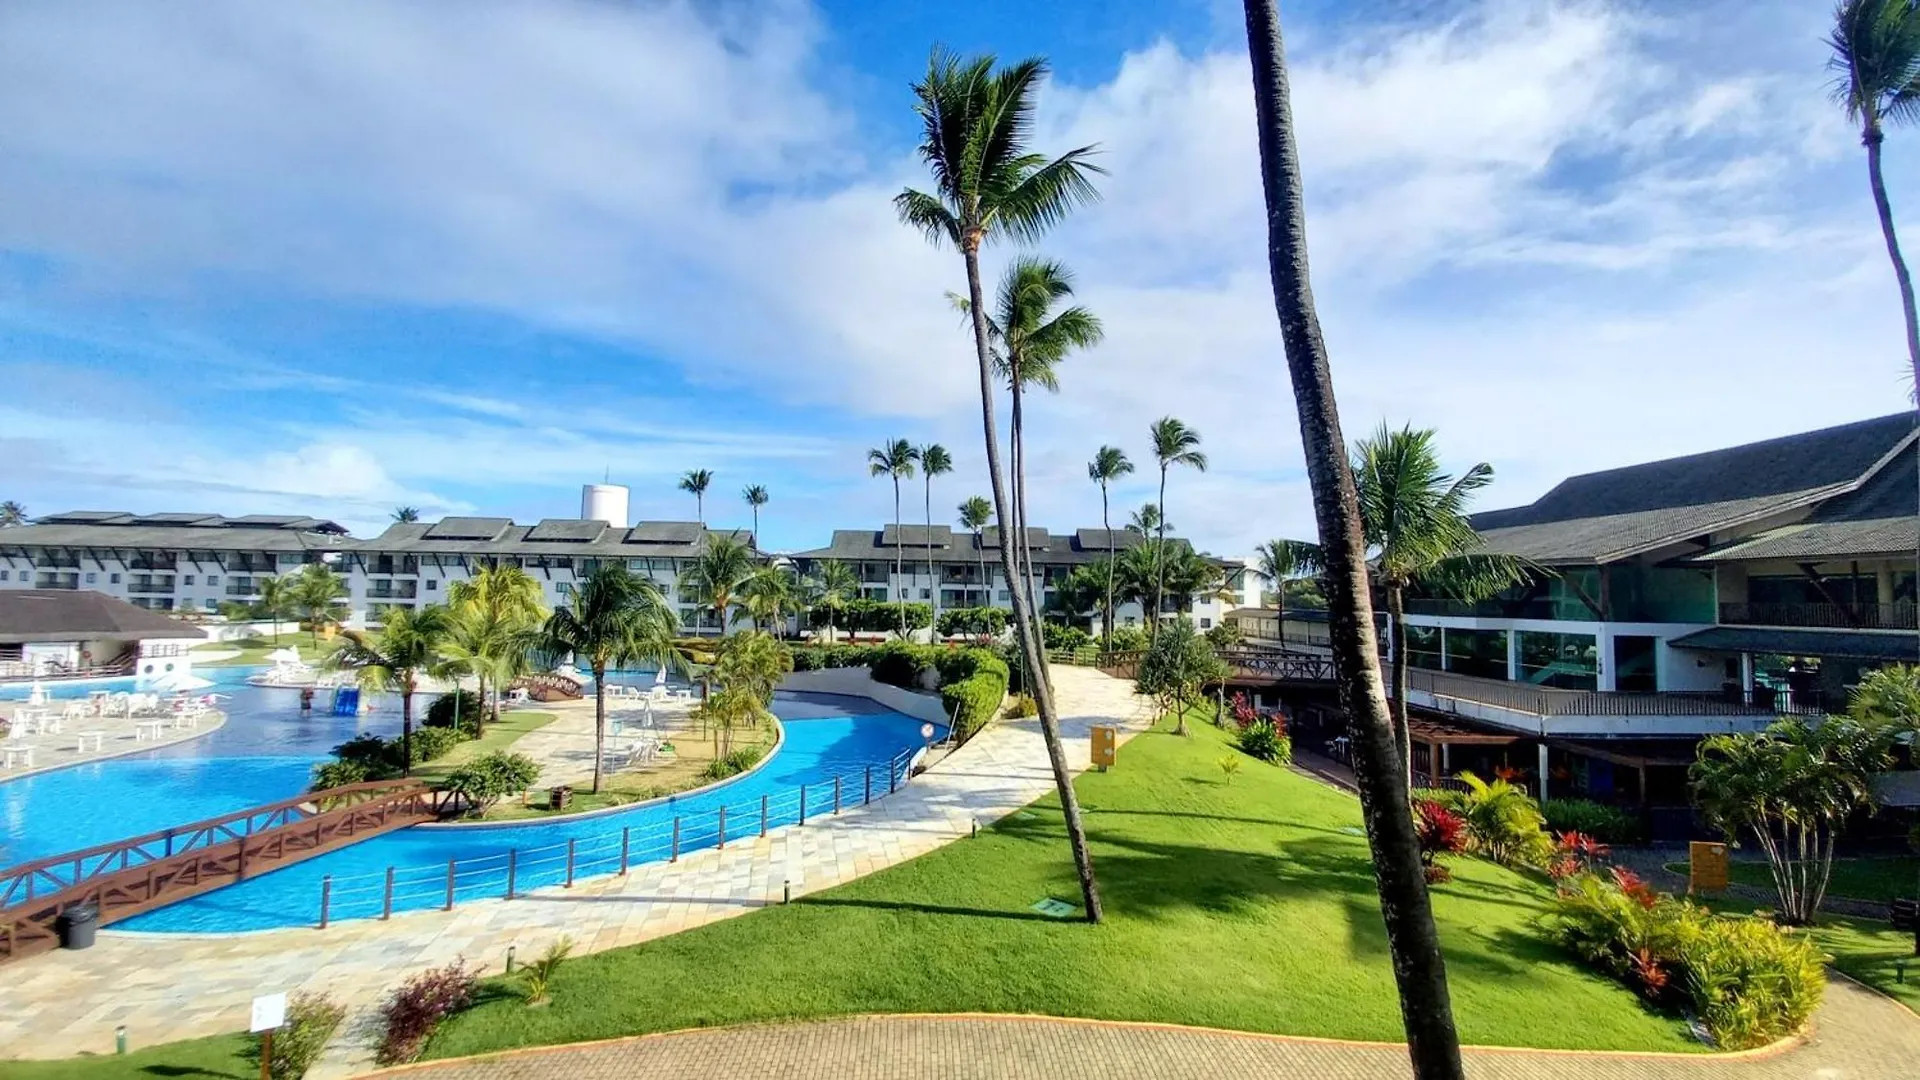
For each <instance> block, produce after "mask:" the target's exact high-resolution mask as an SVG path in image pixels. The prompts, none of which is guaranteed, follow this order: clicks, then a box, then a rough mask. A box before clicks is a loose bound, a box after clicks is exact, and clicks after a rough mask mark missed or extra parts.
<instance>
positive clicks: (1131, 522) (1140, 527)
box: [1127, 503, 1173, 537]
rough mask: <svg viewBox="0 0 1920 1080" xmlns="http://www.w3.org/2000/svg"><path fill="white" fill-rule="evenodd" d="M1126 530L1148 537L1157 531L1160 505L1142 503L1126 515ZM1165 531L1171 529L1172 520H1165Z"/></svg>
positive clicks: (1170, 530) (1158, 528)
mask: <svg viewBox="0 0 1920 1080" xmlns="http://www.w3.org/2000/svg"><path fill="white" fill-rule="evenodd" d="M1127 531H1128V532H1130V533H1138V534H1140V535H1141V536H1148V537H1150V536H1153V535H1154V534H1156V533H1158V532H1159V531H1160V507H1158V506H1156V505H1154V504H1153V503H1142V504H1141V506H1140V509H1138V510H1135V511H1134V512H1133V513H1131V514H1128V515H1127ZM1166 531H1167V532H1172V531H1173V522H1171V521H1169V522H1167V525H1166Z"/></svg>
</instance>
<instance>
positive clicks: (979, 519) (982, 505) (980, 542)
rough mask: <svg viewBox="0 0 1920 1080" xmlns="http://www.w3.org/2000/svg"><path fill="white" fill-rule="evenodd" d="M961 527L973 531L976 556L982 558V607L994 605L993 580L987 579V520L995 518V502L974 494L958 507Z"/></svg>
mask: <svg viewBox="0 0 1920 1080" xmlns="http://www.w3.org/2000/svg"><path fill="white" fill-rule="evenodd" d="M958 509H959V512H960V527H961V528H963V529H967V530H969V531H970V532H972V533H973V553H974V557H975V558H977V559H979V560H980V604H979V606H980V607H991V606H993V582H991V581H989V580H988V579H987V531H986V530H987V522H989V521H992V520H993V504H992V503H990V502H988V501H987V499H986V496H984V495H974V496H972V497H970V498H969V499H967V501H966V502H963V503H961V504H960V506H959V507H958Z"/></svg>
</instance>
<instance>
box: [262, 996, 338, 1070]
mask: <svg viewBox="0 0 1920 1080" xmlns="http://www.w3.org/2000/svg"><path fill="white" fill-rule="evenodd" d="M346 1016H347V1009H346V1006H344V1005H340V1004H337V1003H335V1002H334V1001H333V1000H332V999H331V998H328V997H327V996H326V995H324V994H311V993H305V992H302V993H297V994H294V995H293V996H292V997H289V998H288V999H287V1022H286V1023H284V1024H282V1025H281V1026H280V1028H279V1030H277V1031H275V1032H274V1033H273V1055H272V1057H271V1058H270V1059H269V1060H268V1062H267V1070H268V1075H270V1076H272V1077H273V1080H300V1078H301V1077H303V1076H305V1075H307V1069H309V1068H310V1067H312V1065H313V1063H314V1062H315V1061H317V1060H319V1058H320V1051H322V1050H324V1049H325V1048H326V1045H327V1040H328V1039H331V1038H332V1037H333V1033H334V1031H335V1030H337V1029H338V1028H339V1027H340V1021H342V1020H344V1019H346ZM252 1058H253V1062H254V1064H255V1065H256V1066H258V1065H259V1063H260V1036H258V1035H255V1036H253V1054H252Z"/></svg>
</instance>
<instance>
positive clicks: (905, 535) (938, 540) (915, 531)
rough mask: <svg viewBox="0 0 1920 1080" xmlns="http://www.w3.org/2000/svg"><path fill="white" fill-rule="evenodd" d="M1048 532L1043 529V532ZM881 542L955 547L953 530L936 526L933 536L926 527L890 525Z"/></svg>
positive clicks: (968, 542)
mask: <svg viewBox="0 0 1920 1080" xmlns="http://www.w3.org/2000/svg"><path fill="white" fill-rule="evenodd" d="M1045 531H1046V530H1044V529H1042V530H1041V532H1043V533H1044V532H1045ZM880 542H881V543H882V544H884V545H886V546H887V547H892V546H893V545H894V544H896V543H897V544H899V545H900V546H901V547H910V548H922V549H924V548H930V547H931V548H950V547H952V546H953V530H952V529H951V528H949V527H947V526H945V525H935V526H934V527H933V531H932V533H931V536H929V533H928V531H927V527H926V526H925V525H889V526H887V527H886V528H884V529H881V530H880ZM966 545H967V547H968V548H969V549H971V548H972V547H973V537H972V535H971V534H969V535H968V536H967V538H966Z"/></svg>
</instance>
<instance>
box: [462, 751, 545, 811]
mask: <svg viewBox="0 0 1920 1080" xmlns="http://www.w3.org/2000/svg"><path fill="white" fill-rule="evenodd" d="M538 779H540V765H539V763H538V762H536V761H534V760H533V759H532V758H530V757H528V756H526V755H525V754H509V753H507V752H506V751H504V750H496V751H494V752H493V753H491V754H486V755H483V756H482V757H480V758H479V759H478V760H476V761H472V762H469V763H468V764H465V765H462V766H460V767H459V768H457V769H454V770H453V771H452V772H450V773H448V774H447V779H446V788H447V790H448V791H451V792H454V793H455V794H458V795H460V796H462V797H464V798H465V799H466V800H467V813H468V814H469V815H470V816H472V817H481V816H483V815H484V814H486V812H487V810H488V809H489V808H491V807H492V806H493V804H494V803H497V802H499V801H500V799H501V797H502V796H505V795H511V794H513V793H514V792H516V791H525V790H527V789H528V788H530V787H532V786H533V784H534V781H536V780H538Z"/></svg>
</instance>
